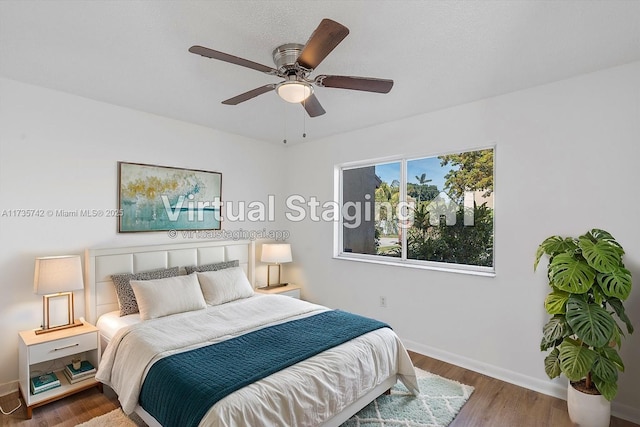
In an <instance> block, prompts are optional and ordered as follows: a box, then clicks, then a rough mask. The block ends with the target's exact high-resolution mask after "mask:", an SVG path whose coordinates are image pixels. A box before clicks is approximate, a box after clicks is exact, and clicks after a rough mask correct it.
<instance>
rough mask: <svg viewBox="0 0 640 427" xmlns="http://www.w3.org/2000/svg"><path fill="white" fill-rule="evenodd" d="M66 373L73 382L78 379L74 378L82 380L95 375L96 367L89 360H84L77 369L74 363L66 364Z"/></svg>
mask: <svg viewBox="0 0 640 427" xmlns="http://www.w3.org/2000/svg"><path fill="white" fill-rule="evenodd" d="M64 374H65V375H66V376H67V378H68V379H69V381H71V383H74V382H76V381H72V380H77V381H81V380H84V379H87V378H89V377H92V376H94V375H95V374H96V368H95V367H94V366H93V365H92V364H91V362H89V361H88V360H83V361H82V362H81V364H80V367H79V368H78V369H75V368H74V367H73V364H68V365H65V367H64Z"/></svg>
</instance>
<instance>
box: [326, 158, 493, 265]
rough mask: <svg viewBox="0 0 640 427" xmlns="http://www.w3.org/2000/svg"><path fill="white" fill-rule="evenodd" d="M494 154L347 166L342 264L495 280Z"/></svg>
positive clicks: (340, 247) (341, 181)
mask: <svg viewBox="0 0 640 427" xmlns="http://www.w3.org/2000/svg"><path fill="white" fill-rule="evenodd" d="M493 158H494V149H493V148H486V149H479V150H473V151H466V152H460V153H451V154H444V155H440V156H433V157H419V158H400V159H393V160H386V161H384V162H367V163H360V164H356V165H345V166H340V167H339V168H338V169H339V172H340V174H339V176H340V179H339V184H338V185H339V188H338V190H339V195H340V200H339V204H340V206H341V213H342V215H341V221H340V224H339V225H338V227H339V233H337V236H338V242H337V247H336V254H337V256H338V257H340V258H346V259H355V260H362V261H371V262H384V263H392V264H400V265H408V266H414V267H423V268H440V269H441V268H445V269H453V270H463V271H475V272H480V273H492V272H493V271H494V270H493V266H494V262H493V239H494V220H493V208H494V206H493V199H494V189H493V175H494V163H493Z"/></svg>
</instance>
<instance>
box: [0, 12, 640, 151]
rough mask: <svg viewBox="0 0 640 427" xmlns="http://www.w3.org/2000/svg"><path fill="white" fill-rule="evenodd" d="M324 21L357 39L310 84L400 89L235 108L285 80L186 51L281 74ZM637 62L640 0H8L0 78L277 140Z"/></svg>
mask: <svg viewBox="0 0 640 427" xmlns="http://www.w3.org/2000/svg"><path fill="white" fill-rule="evenodd" d="M322 18H331V19H333V20H336V21H338V22H340V23H341V24H343V25H345V26H347V27H348V28H349V29H350V34H349V36H347V38H346V39H345V40H344V41H343V42H342V43H341V44H340V45H338V47H337V48H336V49H335V50H334V51H333V52H332V53H331V54H330V55H329V56H328V57H327V58H326V59H325V60H324V62H323V63H322V64H321V65H320V66H319V67H318V68H317V69H316V71H315V72H314V73H313V75H312V76H315V75H317V74H338V75H352V76H366V77H378V78H388V79H393V80H394V81H395V85H394V87H393V90H392V91H391V92H390V93H389V94H386V95H381V94H373V93H366V92H360V91H349V90H342V89H330V88H317V90H316V95H317V97H318V99H319V100H320V102H321V103H322V105H323V107H324V108H325V110H326V111H327V113H326V114H325V115H323V116H320V117H317V118H314V119H310V118H308V117H306V114H305V113H304V110H303V109H302V107H300V106H298V105H291V104H286V103H285V102H284V101H282V100H280V99H279V98H278V97H277V95H276V94H275V93H274V92H271V93H267V94H264V95H261V96H259V97H257V98H254V99H253V100H250V101H247V102H245V103H242V104H239V105H237V106H226V105H222V104H221V103H220V102H221V101H222V100H224V99H227V98H230V97H232V96H235V95H238V94H240V93H243V92H245V91H247V90H250V89H253V88H255V87H258V86H262V85H264V84H267V83H275V82H277V81H278V79H277V78H275V77H270V76H267V75H265V74H262V73H260V72H257V71H254V70H250V69H247V68H243V67H239V66H235V65H232V64H228V63H225V62H220V61H215V60H212V59H207V58H203V57H201V56H198V55H194V54H191V53H189V52H188V51H187V50H188V48H189V47H190V46H192V45H194V44H199V45H202V46H206V47H210V48H212V49H215V50H220V51H223V52H226V53H230V54H233V55H236V56H241V57H243V58H246V59H250V60H252V61H255V62H259V63H262V64H264V65H268V66H273V62H272V59H271V52H272V50H273V48H275V47H276V46H278V45H281V44H283V43H291V42H297V43H305V42H306V41H307V39H308V38H309V36H310V35H311V33H312V32H313V30H314V29H315V28H316V26H317V25H318V24H319V22H320V20H321V19H322ZM637 60H640V1H473V2H472V1H355V0H352V1H344V0H341V1H328V0H318V1H293V0H291V1H260V0H251V1H237V0H236V1H188V0H183V1H135V0H134V1H95V0H94V1H76V0H72V1H22V0H20V1H7V0H1V1H0V75H1V76H4V77H8V78H10V79H15V80H19V81H23V82H27V83H31V84H35V85H40V86H44V87H47V88H52V89H57V90H61V91H64V92H68V93H72V94H77V95H80V96H83V97H87V98H91V99H95V100H99V101H104V102H108V103H111V104H115V105H120V106H124V107H129V108H133V109H137V110H142V111H147V112H150V113H154V114H158V115H161V116H166V117H172V118H175V119H179V120H183V121H187V122H193V123H198V124H201V125H204V126H208V127H211V128H215V129H220V130H223V131H227V132H231V133H235V134H239V135H245V136H247V137H251V138H256V139H261V140H265V141H272V142H280V141H282V140H283V138H286V139H287V140H288V141H289V142H290V143H296V142H299V141H302V140H303V138H302V133H303V131H304V130H306V133H307V138H306V140H312V139H318V138H321V137H325V136H328V135H331V134H336V133H342V132H348V131H351V130H355V129H359V128H363V127H367V126H371V125H374V124H377V123H381V122H386V121H392V120H397V119H400V118H403V117H408V116H413V115H417V114H421V113H425V112H430V111H434V110H438V109H442V108H446V107H449V106H453V105H459V104H463V103H466V102H470V101H474V100H478V99H482V98H487V97H491V96H496V95H500V94H503V93H507V92H512V91H515V90H519V89H524V88H528V87H532V86H536V85H540V84H543V83H548V82H552V81H556V80H560V79H564V78H567V77H570V76H574V75H577V74H582V73H587V72H591V71H595V70H598V69H602V68H607V67H611V66H615V65H620V64H624V63H628V62H632V61H637ZM0 96H1V94H0ZM113 125H114V126H117V125H118V124H117V123H114V124H113Z"/></svg>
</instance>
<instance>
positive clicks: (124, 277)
mask: <svg viewBox="0 0 640 427" xmlns="http://www.w3.org/2000/svg"><path fill="white" fill-rule="evenodd" d="M178 274H180V267H171V268H162V269H159V270H151V271H143V272H141V273H135V274H133V273H122V274H112V275H111V280H113V284H114V286H115V288H116V295H118V306H119V307H120V316H126V315H127V314H134V313H138V312H139V309H138V302H137V301H136V295H135V294H134V293H133V288H131V283H130V282H131V281H132V280H155V279H165V278H167V277H175V276H177V275H178Z"/></svg>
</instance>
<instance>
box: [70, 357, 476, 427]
mask: <svg viewBox="0 0 640 427" xmlns="http://www.w3.org/2000/svg"><path fill="white" fill-rule="evenodd" d="M416 375H417V376H418V383H419V384H420V395H419V396H414V395H412V394H411V393H409V390H407V388H406V387H405V386H404V385H402V384H401V383H398V384H396V385H395V386H394V387H393V388H392V389H391V394H390V395H384V396H380V397H378V398H377V399H376V400H375V401H373V402H371V403H370V404H369V405H367V406H366V407H365V408H364V409H362V410H361V411H360V412H358V413H357V414H356V415H354V416H353V417H352V418H350V419H349V420H347V422H346V423H344V424H343V425H342V427H365V426H366V427H369V426H376V427H399V426H405V427H407V426H410V427H445V426H448V425H449V424H450V423H451V421H453V419H454V418H455V417H456V415H457V414H458V412H460V409H461V408H462V406H463V405H464V404H465V403H466V401H467V400H468V399H469V396H471V393H473V390H474V388H473V387H471V386H468V385H465V384H461V383H459V382H457V381H453V380H449V379H446V378H443V377H440V376H438V375H435V374H432V373H430V372H427V371H423V370H422V369H418V368H416ZM134 417H135V421H134V420H132V419H131V418H129V417H127V416H126V415H125V414H124V413H123V412H122V409H120V408H118V409H114V410H113V411H111V412H109V413H107V414H104V415H101V416H99V417H96V418H93V419H91V420H89V421H87V422H86V423H82V424H79V425H78V426H76V427H140V426H145V424H144V423H143V422H142V420H139V419H138V417H137V416H136V415H134Z"/></svg>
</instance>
